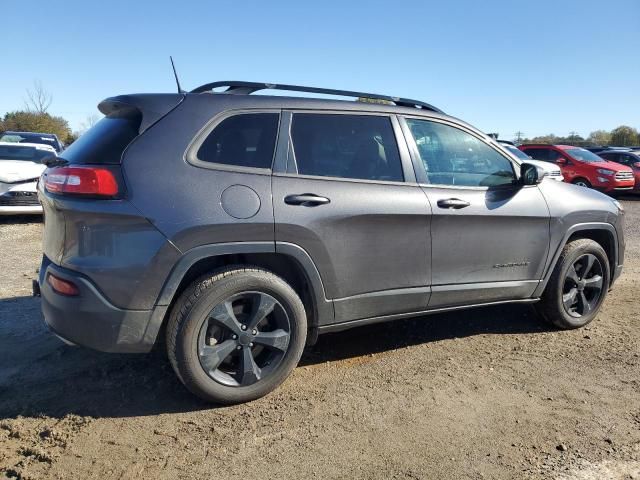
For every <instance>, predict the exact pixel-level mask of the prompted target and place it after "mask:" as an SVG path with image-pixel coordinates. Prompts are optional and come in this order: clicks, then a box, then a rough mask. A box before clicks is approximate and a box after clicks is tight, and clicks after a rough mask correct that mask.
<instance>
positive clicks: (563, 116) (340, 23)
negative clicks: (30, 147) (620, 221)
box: [0, 0, 640, 138]
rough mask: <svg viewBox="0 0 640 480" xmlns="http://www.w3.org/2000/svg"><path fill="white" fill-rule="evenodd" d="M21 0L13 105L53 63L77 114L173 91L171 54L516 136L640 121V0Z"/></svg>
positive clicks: (187, 79) (8, 45)
mask: <svg viewBox="0 0 640 480" xmlns="http://www.w3.org/2000/svg"><path fill="white" fill-rule="evenodd" d="M142 4H144V5H142ZM11 5H12V6H11V7H9V6H3V7H1V8H0V11H1V12H2V13H1V14H0V18H2V27H1V29H0V40H1V42H2V49H3V50H4V53H5V54H4V55H3V56H2V64H3V67H4V68H2V75H0V114H3V113H4V112H6V111H10V110H14V109H19V108H21V107H22V106H23V104H24V97H25V93H24V92H25V88H26V87H28V86H30V85H32V83H33V81H34V80H35V79H39V80H40V81H41V82H42V83H43V85H44V86H45V88H46V89H47V90H49V91H50V92H51V93H52V94H53V97H54V101H53V104H52V105H51V108H50V111H51V113H53V114H57V115H62V116H64V117H65V118H67V119H69V120H70V122H71V125H72V127H73V128H78V127H79V125H80V124H81V123H82V121H83V120H84V119H85V118H86V117H87V116H88V115H90V114H92V113H97V110H96V104H97V103H98V102H99V101H100V100H101V99H103V98H105V97H108V96H111V95H116V94H121V93H133V92H163V91H173V90H174V88H175V86H174V83H173V77H172V74H171V70H170V65H169V59H168V56H169V55H170V54H171V55H173V56H174V59H175V61H176V65H177V67H178V72H179V74H180V80H181V82H182V85H183V87H184V88H187V89H190V88H194V87H196V86H197V85H199V84H202V83H206V82H208V81H214V80H255V81H268V82H280V83H294V84H307V85H313V86H326V87H333V88H344V89H352V90H362V91H371V92H379V93H387V94H391V95H398V96H405V97H410V98H417V99H421V100H424V101H428V102H430V103H433V104H435V105H437V106H439V107H440V108H442V109H443V110H445V111H446V112H447V113H450V114H452V115H454V116H458V117H461V118H463V119H465V120H467V121H469V122H470V123H472V124H474V125H476V126H477V127H479V128H480V129H482V130H484V131H486V132H493V131H497V132H500V134H501V138H511V137H512V135H513V132H515V131H517V130H521V131H523V132H525V134H527V135H528V136H535V135H541V134H546V133H551V132H553V133H556V134H558V135H566V134H568V133H569V131H571V130H575V131H577V132H578V133H580V134H582V135H588V133H589V132H590V131H592V130H595V129H599V128H604V129H611V128H613V127H616V126H618V125H620V124H628V125H631V126H633V127H636V128H640V88H639V87H640V0H607V1H606V2H605V1H596V0H581V1H579V0H529V1H517V0H509V1H507V0H503V1H490V0H488V1H479V0H446V1H442V0H440V1H427V0H424V1H402V0H395V2H392V1H386V2H379V1H375V0H374V1H360V2H355V1H352V2H349V1H347V0H342V1H333V0H323V1H317V2H306V1H304V0H297V1H283V2H278V1H270V2H266V1H260V2H258V1H256V2H251V1H236V2H233V1H225V2H222V1H190V0H176V1H171V2H167V1H156V2H151V1H148V2H142V1H140V2H137V1H133V0H131V1H121V0H110V1H108V2H88V1H86V0H83V1H65V2H53V1H51V0H41V1H29V0H24V1H23V2H19V3H15V2H13V3H12V4H11ZM607 65H609V66H611V68H608V67H607Z"/></svg>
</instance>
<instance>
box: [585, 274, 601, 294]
mask: <svg viewBox="0 0 640 480" xmlns="http://www.w3.org/2000/svg"><path fill="white" fill-rule="evenodd" d="M584 282H585V285H584V288H592V289H594V290H602V276H600V275H594V276H593V277H591V278H586V279H585V280H584Z"/></svg>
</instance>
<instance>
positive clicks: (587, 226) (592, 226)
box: [533, 222, 619, 297]
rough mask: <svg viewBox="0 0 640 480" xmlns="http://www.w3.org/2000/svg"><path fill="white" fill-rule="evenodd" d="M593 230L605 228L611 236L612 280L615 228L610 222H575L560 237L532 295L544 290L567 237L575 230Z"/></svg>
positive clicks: (614, 264)
mask: <svg viewBox="0 0 640 480" xmlns="http://www.w3.org/2000/svg"><path fill="white" fill-rule="evenodd" d="M593 230H605V231H608V232H609V233H610V234H611V235H612V236H613V259H609V263H610V265H611V267H612V268H611V282H613V275H614V269H615V268H617V267H618V250H619V244H618V242H619V240H618V232H617V231H616V228H615V227H614V226H613V225H612V224H610V223H606V222H589V223H577V224H575V225H572V226H571V227H569V228H568V229H567V231H566V232H565V234H564V237H563V238H562V241H561V242H560V243H559V244H558V248H557V249H556V251H555V253H554V254H553V257H551V261H550V262H549V263H548V265H547V267H546V270H545V274H544V276H543V277H542V280H541V281H540V284H539V285H538V288H536V290H535V292H533V296H534V297H539V296H540V295H542V293H543V292H544V289H545V288H546V286H547V283H548V282H549V279H550V278H551V274H552V273H553V270H554V269H555V267H556V264H557V263H558V259H559V258H560V254H561V253H562V250H563V249H564V247H565V246H566V245H567V243H568V241H569V238H571V236H572V235H573V234H575V233H577V232H584V231H593ZM607 254H608V252H607Z"/></svg>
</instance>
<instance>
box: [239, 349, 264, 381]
mask: <svg viewBox="0 0 640 480" xmlns="http://www.w3.org/2000/svg"><path fill="white" fill-rule="evenodd" d="M239 373H240V384H241V385H251V384H252V383H255V382H257V381H258V380H260V374H261V370H260V367H258V365H257V364H256V361H255V359H254V358H253V352H252V351H251V348H249V347H244V348H243V349H242V356H241V362H240V372H239Z"/></svg>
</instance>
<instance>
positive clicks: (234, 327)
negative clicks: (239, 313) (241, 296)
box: [211, 301, 242, 335]
mask: <svg viewBox="0 0 640 480" xmlns="http://www.w3.org/2000/svg"><path fill="white" fill-rule="evenodd" d="M211 318H213V319H214V320H215V321H216V322H218V323H219V324H221V325H224V326H225V327H227V328H228V329H229V330H231V331H232V332H233V333H235V334H236V335H240V333H241V332H242V330H241V329H240V322H238V319H237V318H236V315H235V313H233V307H232V305H231V302H228V301H227V302H223V303H221V304H219V305H216V307H215V308H214V309H213V311H212V312H211Z"/></svg>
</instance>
